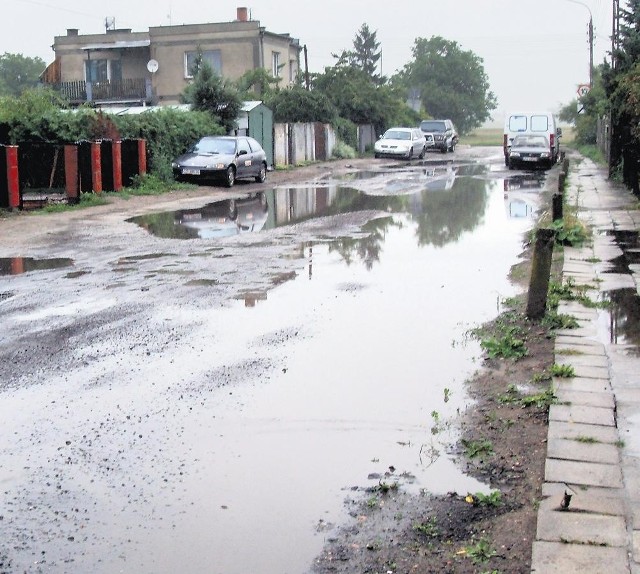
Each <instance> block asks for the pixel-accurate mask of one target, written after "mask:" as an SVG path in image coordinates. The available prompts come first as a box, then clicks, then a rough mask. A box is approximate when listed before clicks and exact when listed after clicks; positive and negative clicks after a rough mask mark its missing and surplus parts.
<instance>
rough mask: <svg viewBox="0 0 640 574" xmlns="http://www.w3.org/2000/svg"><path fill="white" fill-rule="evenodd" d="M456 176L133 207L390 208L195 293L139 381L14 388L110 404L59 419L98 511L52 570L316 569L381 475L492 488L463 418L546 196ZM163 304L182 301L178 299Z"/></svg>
mask: <svg viewBox="0 0 640 574" xmlns="http://www.w3.org/2000/svg"><path fill="white" fill-rule="evenodd" d="M426 177H427V178H430V179H429V182H431V181H433V178H432V177H431V176H426ZM374 179H375V178H374ZM363 181H364V180H363ZM439 181H440V180H439ZM441 181H444V183H442V187H443V189H439V190H433V189H431V188H425V185H426V184H425V182H424V181H423V184H422V189H421V190H420V191H417V192H415V193H411V194H403V195H393V196H388V195H367V194H364V193H362V192H361V191H359V190H358V189H355V188H354V187H342V186H341V185H344V184H340V185H339V184H335V185H324V186H315V185H314V186H307V187H301V188H282V189H276V190H272V191H270V192H268V193H266V194H264V195H258V196H256V197H250V198H247V199H246V200H237V201H236V202H235V203H234V204H231V203H230V202H217V203H213V204H210V205H207V206H205V207H204V208H202V209H200V210H181V211H176V212H171V213H164V214H156V215H154V216H152V217H147V218H144V219H139V220H136V222H137V223H138V224H139V225H143V226H144V227H145V228H147V229H149V230H150V231H151V232H153V233H156V234H158V235H162V236H163V237H174V238H203V239H205V238H206V239H210V238H222V237H224V236H228V235H232V234H238V233H243V232H251V231H258V230H261V229H268V228H273V227H277V226H282V225H290V224H292V223H297V222H301V221H305V220H306V219H309V218H313V217H319V216H326V215H335V214H339V213H347V212H352V211H357V210H376V211H383V212H385V213H386V215H385V216H384V217H378V218H376V219H374V220H373V221H371V222H370V223H369V224H367V226H366V229H365V231H366V232H367V233H366V235H364V234H363V236H359V237H355V238H354V237H349V238H342V239H340V240H335V241H326V242H316V243H313V244H306V245H304V246H303V247H302V250H303V254H304V257H305V261H306V264H305V270H304V272H303V273H299V274H298V275H297V276H296V277H295V279H292V280H289V281H286V282H284V283H283V284H281V285H280V286H278V287H277V288H275V289H273V290H272V291H269V293H268V298H267V299H266V300H263V299H260V298H258V299H257V300H254V302H253V305H252V306H250V307H247V306H245V304H244V302H242V301H237V302H234V303H233V304H232V305H231V306H230V307H228V308H224V309H199V310H198V312H197V313H198V323H199V326H198V328H197V329H196V330H194V332H193V333H191V334H190V335H189V337H190V340H189V341H188V343H189V344H186V345H184V346H183V349H184V351H183V352H182V353H181V354H180V356H179V357H178V356H176V355H175V354H168V355H167V356H166V357H165V356H163V355H159V356H154V361H153V364H152V365H148V364H145V365H138V366H137V367H136V368H137V369H139V373H137V375H136V381H135V385H134V386H135V392H133V394H132V389H131V388H130V387H129V386H128V385H111V384H110V383H109V384H108V385H107V384H102V385H101V386H99V385H96V386H95V388H92V389H87V388H86V387H85V386H84V385H85V384H86V381H74V380H73V379H72V378H71V377H69V378H65V379H64V388H68V389H74V388H75V387H76V386H77V387H79V388H82V389H83V394H77V395H74V394H73V392H72V391H71V390H70V391H69V396H68V397H59V396H49V397H43V398H41V399H40V402H41V404H40V403H39V402H38V401H37V400H36V399H35V397H34V396H31V394H30V392H29V391H26V393H27V394H29V396H28V397H27V396H20V395H19V394H16V395H15V396H10V395H7V397H6V400H5V401H4V407H3V408H4V409H12V410H13V412H19V409H20V408H21V405H22V406H24V405H27V404H28V405H30V407H29V408H33V409H39V408H42V412H44V411H47V412H48V413H49V415H48V416H49V418H46V419H44V418H43V420H42V421H40V426H38V433H39V434H38V436H39V437H40V436H43V437H47V436H53V434H47V433H48V432H50V433H54V430H57V426H56V425H61V424H65V423H64V421H63V422H62V423H61V422H60V420H58V419H57V418H56V417H55V416H54V413H55V409H56V408H60V409H71V410H74V409H76V410H77V409H80V410H82V409H84V408H85V403H84V402H83V401H87V400H88V399H86V398H85V397H86V395H87V394H88V393H92V397H93V400H92V406H91V408H92V420H97V421H99V420H101V419H103V420H105V421H106V423H105V426H103V425H102V424H100V425H99V426H98V425H97V424H94V426H93V427H92V428H88V425H86V424H84V423H83V424H82V425H80V424H79V426H78V428H72V429H64V430H63V433H62V436H63V437H64V436H69V437H73V440H72V441H68V442H67V443H66V444H67V446H66V447H65V446H64V444H65V443H64V440H60V441H59V443H57V444H55V445H52V446H51V450H52V453H51V454H50V456H51V457H52V458H55V457H62V456H64V457H67V456H68V457H69V460H73V461H74V464H73V465H71V463H69V464H67V465H65V466H64V473H65V477H66V478H67V480H65V481H64V483H65V485H68V484H73V482H74V478H75V481H76V483H75V484H76V486H75V488H76V490H75V491H74V494H73V496H70V495H69V498H70V500H68V502H67V504H68V505H69V508H73V509H80V510H79V511H78V512H79V514H78V515H77V516H78V517H79V518H78V523H79V524H81V525H82V528H85V525H86V527H87V530H86V531H85V532H84V533H82V532H81V529H80V530H78V531H73V532H70V533H69V536H68V537H67V541H66V542H65V541H64V540H57V541H54V542H53V543H49V544H48V543H47V542H46V541H44V542H42V544H41V547H42V549H43V550H45V551H46V557H47V560H48V563H49V564H52V563H55V562H57V563H58V564H59V565H61V567H60V569H58V570H55V569H54V570H49V571H56V572H62V571H65V570H64V561H65V559H69V557H70V556H72V557H73V560H72V563H73V569H74V570H75V571H93V572H114V571H127V572H141V573H142V572H154V573H161V572H166V573H170V572H176V571H180V570H186V571H189V572H217V573H223V572H224V573H225V574H246V573H247V572H259V573H260V574H280V573H282V572H291V573H297V572H305V571H307V570H308V569H309V567H310V565H311V562H312V560H313V557H314V556H316V555H317V554H318V553H319V552H320V550H321V548H322V545H323V543H324V541H325V540H326V538H327V537H330V536H331V532H332V529H333V527H334V526H335V525H339V524H341V523H343V522H344V521H345V520H347V518H348V511H349V510H350V509H349V508H348V507H347V508H345V501H346V500H350V499H353V498H363V497H365V498H366V497H367V494H366V492H365V491H364V489H365V488H367V487H375V486H376V485H378V484H380V483H381V482H385V483H387V484H394V483H396V482H397V483H398V484H399V485H400V488H403V489H408V490H411V491H413V492H418V491H419V490H421V489H425V490H428V491H431V492H434V493H446V492H449V491H457V492H459V493H466V492H475V491H477V490H484V491H486V487H485V486H484V485H482V484H480V483H479V482H477V481H475V480H474V479H471V478H469V477H467V476H465V475H464V474H462V472H461V471H460V470H459V469H458V467H457V466H456V464H455V462H454V460H453V458H452V457H451V456H450V454H449V452H448V449H449V448H450V446H451V444H452V443H453V441H454V440H455V429H454V428H453V427H452V426H451V424H450V423H451V420H452V419H453V418H454V417H455V415H456V414H457V413H458V412H460V411H461V410H463V409H465V408H467V406H468V404H469V403H468V398H467V396H466V393H465V385H464V382H465V380H467V379H468V378H469V377H470V376H471V375H472V374H473V372H474V371H475V370H476V369H477V368H479V367H480V364H479V363H478V360H479V357H480V349H479V345H478V343H477V342H476V341H474V340H472V339H470V338H469V337H468V330H469V329H470V328H472V327H474V326H477V325H479V324H481V323H483V322H485V321H487V320H489V319H491V318H493V317H494V316H495V315H496V314H497V313H498V312H499V311H500V310H501V301H502V300H503V299H504V298H506V297H509V296H511V295H513V294H514V288H513V286H512V285H511V284H510V283H509V281H508V280H507V276H508V272H509V268H510V266H511V265H512V264H513V263H515V262H516V261H517V259H518V255H519V254H520V252H521V250H522V238H523V233H524V232H525V231H526V230H528V229H529V228H530V227H531V225H532V217H533V213H534V211H535V209H536V203H537V200H538V196H537V193H536V190H532V189H529V188H526V187H523V186H518V188H517V189H514V190H510V189H507V187H508V186H507V185H506V183H505V182H504V181H503V180H496V179H494V180H491V179H483V178H475V177H466V176H456V175H455V174H453V175H452V174H448V173H447V172H446V171H445V173H444V175H443V177H442V178H441ZM427 183H428V182H427ZM347 185H352V186H356V183H355V182H351V183H350V184H347ZM384 185H386V183H385V184H384ZM382 187H384V186H382ZM378 191H379V190H378ZM158 312H159V316H161V317H162V320H164V321H171V320H172V318H173V317H172V313H175V314H176V317H175V318H176V319H177V318H178V316H179V313H180V312H181V311H180V310H172V308H171V306H170V305H168V304H167V305H165V306H164V307H163V308H159V311H158ZM158 373H162V376H160V375H158ZM33 392H35V391H33ZM52 393H53V391H52ZM63 399H64V400H63ZM56 400H57V401H58V404H61V403H64V407H63V406H60V407H57V406H55V404H56ZM7 412H8V411H7ZM114 413H115V414H114ZM0 414H1V413H0ZM25 416H26V415H25ZM66 424H67V425H68V424H69V423H66ZM0 444H1V443H0ZM54 447H55V448H54ZM40 448H44V447H42V446H41V447H40ZM60 448H62V453H61V454H57V453H56V450H58V451H59V450H60ZM93 452H96V453H101V454H100V456H103V453H109V452H111V453H112V456H111V457H107V458H106V459H105V460H107V461H108V465H109V466H108V468H105V465H107V463H97V462H96V461H94V463H93V464H98V466H99V467H100V468H103V469H104V473H103V474H102V475H100V476H99V479H97V480H95V482H94V480H90V479H89V478H90V476H89V475H87V473H86V471H85V466H84V465H85V464H87V461H90V460H92V459H91V456H92V454H91V453H93ZM123 453H124V454H123ZM60 460H62V458H60ZM52 482H53V484H54V486H55V484H56V483H58V482H60V481H59V480H58V479H54V480H53V481H52ZM54 486H52V487H51V488H52V489H53V488H54ZM5 487H6V488H9V487H8V486H5ZM45 488H46V487H45ZM54 500H57V499H54ZM55 507H56V506H55V505H54V506H53V507H52V508H55ZM87 509H88V510H87ZM37 511H38V512H44V511H43V510H42V508H39V509H38V510H37ZM87 512H89V516H90V517H91V518H92V519H90V518H87V514H86V513H87ZM72 513H73V511H72ZM85 520H86V522H81V521H85ZM81 534H82V536H83V537H86V538H85V540H86V541H87V542H86V543H85V544H84V545H83V546H80V545H79V542H80V538H76V537H79V536H80V535H81ZM92 541H94V543H93V544H91V545H89V543H91V542H92ZM95 541H98V542H97V543H95ZM105 541H108V542H107V543H105ZM79 547H81V548H82V549H83V550H82V552H78V550H77V548H79ZM74 549H75V550H74ZM16 566H23V565H22V564H16ZM24 567H25V568H27V565H26V564H25V565H24Z"/></svg>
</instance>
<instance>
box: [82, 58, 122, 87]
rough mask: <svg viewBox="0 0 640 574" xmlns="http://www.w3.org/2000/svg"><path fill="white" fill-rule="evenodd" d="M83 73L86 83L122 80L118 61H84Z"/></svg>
mask: <svg viewBox="0 0 640 574" xmlns="http://www.w3.org/2000/svg"><path fill="white" fill-rule="evenodd" d="M84 64H85V66H84V73H85V78H86V81H87V82H93V83H94V84H95V83H100V82H109V81H120V80H122V62H121V61H120V60H104V59H102V60H85V63H84Z"/></svg>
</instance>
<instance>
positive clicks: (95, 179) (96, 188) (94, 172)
mask: <svg viewBox="0 0 640 574" xmlns="http://www.w3.org/2000/svg"><path fill="white" fill-rule="evenodd" d="M91 185H92V187H93V193H102V160H101V154H100V142H91Z"/></svg>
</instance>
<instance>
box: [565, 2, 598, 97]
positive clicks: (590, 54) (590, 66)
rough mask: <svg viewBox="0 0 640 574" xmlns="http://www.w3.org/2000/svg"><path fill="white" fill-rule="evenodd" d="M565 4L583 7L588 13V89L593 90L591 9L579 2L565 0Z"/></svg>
mask: <svg viewBox="0 0 640 574" xmlns="http://www.w3.org/2000/svg"><path fill="white" fill-rule="evenodd" d="M567 2H573V3H574V4H580V6H584V7H585V8H586V9H587V10H588V11H589V87H590V88H593V15H592V14H591V8H589V6H587V5H586V4H584V3H583V2H580V1H579V0H567Z"/></svg>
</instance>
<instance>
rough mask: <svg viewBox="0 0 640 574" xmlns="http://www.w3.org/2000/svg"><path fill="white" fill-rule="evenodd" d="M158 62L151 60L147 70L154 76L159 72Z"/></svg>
mask: <svg viewBox="0 0 640 574" xmlns="http://www.w3.org/2000/svg"><path fill="white" fill-rule="evenodd" d="M158 66H159V65H158V60H149V61H148V62H147V70H149V71H150V72H151V73H152V74H155V73H156V72H157V71H158Z"/></svg>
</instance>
